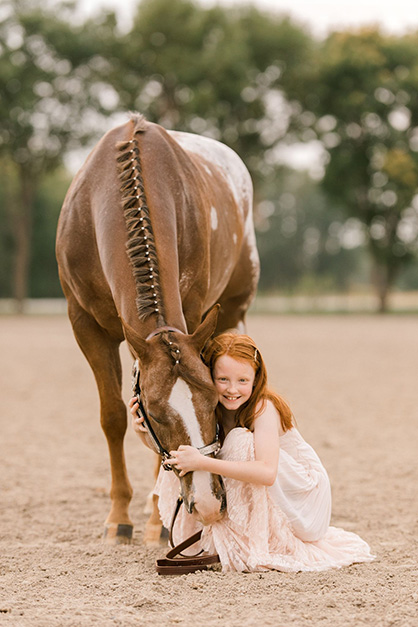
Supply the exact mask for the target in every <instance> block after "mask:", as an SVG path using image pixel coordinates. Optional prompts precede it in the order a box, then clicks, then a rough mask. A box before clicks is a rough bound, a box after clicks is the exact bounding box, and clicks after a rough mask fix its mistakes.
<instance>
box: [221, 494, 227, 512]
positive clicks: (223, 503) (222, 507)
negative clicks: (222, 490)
mask: <svg viewBox="0 0 418 627" xmlns="http://www.w3.org/2000/svg"><path fill="white" fill-rule="evenodd" d="M225 510H226V494H222V500H221V513H222V512H224V511H225Z"/></svg>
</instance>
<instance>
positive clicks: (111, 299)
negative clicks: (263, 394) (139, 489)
mask: <svg viewBox="0 0 418 627" xmlns="http://www.w3.org/2000/svg"><path fill="white" fill-rule="evenodd" d="M56 256H57V261H58V269H59V276H60V281H61V285H62V289H63V292H64V295H65V297H66V299H67V304H68V315H69V319H70V321H71V325H72V329H73V332H74V335H75V338H76V340H77V342H78V344H79V346H80V348H81V350H82V352H83V353H84V355H85V357H86V359H87V361H88V362H89V364H90V366H91V368H92V370H93V373H94V376H95V379H96V384H97V388H98V392H99V397H100V420H101V425H102V428H103V431H104V434H105V436H106V439H107V443H108V448H109V454H110V466H111V490H110V498H111V508H110V512H109V514H108V516H107V518H106V521H105V537H106V541H107V542H108V543H111V544H119V543H129V542H130V541H131V539H132V531H133V524H132V521H131V519H130V517H129V511H128V509H129V503H130V501H131V498H132V487H131V484H130V482H129V479H128V475H127V470H126V464H125V456H124V450H123V440H124V436H125V432H126V428H127V412H126V406H125V404H124V402H123V400H122V397H121V378H122V369H121V361H120V356H119V345H120V343H121V342H122V341H124V340H126V341H127V343H128V346H129V350H130V352H131V354H132V357H133V359H135V360H137V361H138V364H139V371H140V375H139V377H140V386H141V391H142V393H141V399H142V401H143V404H144V407H145V410H146V412H147V414H148V416H149V419H150V421H151V423H152V427H153V430H154V432H155V434H156V435H157V437H158V439H159V441H160V442H161V443H162V445H163V446H164V447H165V449H167V450H168V451H170V450H174V449H177V448H178V446H179V445H181V444H191V445H193V446H196V447H204V446H206V445H208V444H209V443H211V442H213V441H214V438H215V437H216V436H215V429H216V425H215V418H214V408H215V406H216V402H217V398H216V393H215V390H214V386H213V382H212V380H211V377H210V373H209V371H208V369H207V367H206V366H205V365H204V363H203V362H202V359H201V357H200V354H201V350H202V348H203V346H204V344H205V343H206V341H207V340H208V339H209V337H210V336H211V335H212V334H214V333H216V334H218V333H221V332H222V331H224V330H227V329H237V330H238V331H244V330H245V314H246V311H247V309H248V306H249V305H250V303H251V301H252V299H253V297H254V294H255V291H256V287H257V282H258V276H259V259H258V255H257V249H256V244H255V234H254V227H253V220H252V183H251V178H250V175H249V173H248V171H247V169H246V167H245V165H244V164H243V162H242V161H241V159H240V158H239V157H238V155H237V154H236V153H235V152H234V151H233V150H231V149H230V148H228V147H227V146H225V145H223V144H221V143H219V142H217V141H215V140H212V139H210V138H207V137H202V136H198V135H194V134H190V133H183V132H178V131H168V130H165V129H164V128H163V127H161V126H160V125H158V124H154V123H151V122H148V121H147V120H146V119H145V118H144V117H143V116H142V115H140V114H136V113H134V114H131V116H130V119H129V120H128V121H127V122H126V123H125V124H123V125H121V126H118V127H116V128H113V129H112V130H110V131H109V132H107V133H106V134H105V135H104V136H103V137H102V138H101V140H100V141H99V143H98V144H97V145H96V147H95V148H94V149H93V150H92V152H91V153H90V155H89V156H88V158H87V160H86V162H85V163H84V165H83V166H82V167H81V169H80V171H79V172H78V173H77V174H76V176H75V177H74V180H73V181H72V183H71V185H70V187H69V190H68V192H67V195H66V197H65V200H64V203H63V206H62V210H61V214H60V218H59V222H58V228H57V239H56ZM216 304H218V307H214V305H216ZM218 309H219V312H218ZM181 492H182V496H183V499H184V503H185V505H186V507H187V509H188V511H189V512H192V511H194V512H195V515H196V516H197V517H198V519H200V520H201V521H202V522H203V523H204V524H207V523H209V522H212V521H214V520H217V519H218V518H219V517H220V516H221V515H222V513H223V511H224V509H225V491H224V488H223V484H222V481H221V479H220V477H219V476H217V475H210V474H209V473H203V472H194V473H188V474H187V475H186V476H185V477H183V478H181Z"/></svg>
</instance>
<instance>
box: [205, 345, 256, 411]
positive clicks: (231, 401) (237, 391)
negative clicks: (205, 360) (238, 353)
mask: <svg viewBox="0 0 418 627" xmlns="http://www.w3.org/2000/svg"><path fill="white" fill-rule="evenodd" d="M254 379H255V370H254V368H253V367H252V365H251V364H250V363H249V362H248V361H240V360H238V359H234V358H233V357H230V355H222V356H221V357H219V358H218V359H217V360H216V362H215V367H214V369H213V380H214V383H215V387H216V391H217V392H218V399H219V402H220V403H221V405H223V406H224V407H225V409H228V410H230V411H231V410H232V411H235V410H237V409H238V408H239V407H241V405H243V404H244V403H245V402H246V401H248V399H249V398H250V396H251V394H252V391H253V385H254Z"/></svg>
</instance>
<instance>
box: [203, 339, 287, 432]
mask: <svg viewBox="0 0 418 627" xmlns="http://www.w3.org/2000/svg"><path fill="white" fill-rule="evenodd" d="M222 355H229V356H230V357H232V358H233V359H237V360H239V361H245V362H248V363H250V364H251V366H252V367H253V368H254V372H255V378H254V387H253V392H252V394H251V396H250V398H249V399H248V401H247V402H246V403H244V404H243V405H242V406H241V407H240V408H239V409H238V410H237V413H236V422H237V426H238V427H246V428H247V429H249V430H250V431H253V430H254V420H255V419H256V418H257V416H259V415H260V414H261V413H262V411H263V410H264V408H265V405H266V401H271V402H272V403H273V405H274V407H275V408H276V410H277V412H278V414H279V416H280V423H281V425H282V429H283V431H288V430H289V429H291V428H292V427H293V416H292V412H291V409H290V407H289V405H288V404H287V403H286V401H285V400H284V398H282V397H281V396H279V395H278V394H276V392H273V390H270V389H269V388H268V385H267V369H266V366H265V364H264V360H263V357H262V356H261V353H260V351H259V350H258V348H257V346H256V345H255V343H254V340H252V339H251V338H250V337H249V336H248V335H237V334H235V333H222V334H221V335H218V336H217V337H215V338H214V339H212V340H210V341H209V342H208V343H207V344H206V346H205V348H204V351H203V359H204V361H205V363H206V365H207V366H208V367H209V368H210V371H211V373H212V376H213V371H214V367H215V363H216V361H217V360H218V359H219V357H222ZM216 414H217V418H218V422H220V420H219V418H220V414H221V408H220V407H219V403H218V406H217V408H216Z"/></svg>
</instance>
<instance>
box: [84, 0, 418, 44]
mask: <svg viewBox="0 0 418 627" xmlns="http://www.w3.org/2000/svg"><path fill="white" fill-rule="evenodd" d="M199 1H200V3H201V4H202V5H205V6H210V5H213V4H220V5H223V6H234V5H235V6H239V5H246V4H249V3H251V4H254V5H256V6H258V7H259V8H260V9H268V10H273V11H277V12H282V13H288V14H289V15H290V16H291V17H293V18H294V19H296V20H297V21H298V22H299V23H302V24H305V25H306V26H308V27H309V28H310V30H311V32H312V33H313V34H314V35H317V36H318V37H324V36H325V35H326V34H327V32H329V31H330V30H338V29H344V28H347V27H358V26H361V25H366V24H376V23H377V24H380V25H381V26H382V29H383V30H384V31H386V32H390V33H395V34H400V33H404V32H408V31H409V30H418V2H417V1H416V0H332V1H329V0H328V1H320V0H252V2H249V1H248V0H199ZM81 4H82V7H83V8H82V12H83V13H84V14H86V15H87V14H91V13H92V12H94V11H96V10H100V8H101V7H103V8H112V9H113V10H115V11H116V12H117V14H118V16H119V19H120V23H121V26H122V27H123V25H126V24H128V23H129V19H130V17H131V16H132V13H133V11H134V8H135V7H136V5H137V4H138V0H122V1H121V0H82V1H81Z"/></svg>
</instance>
